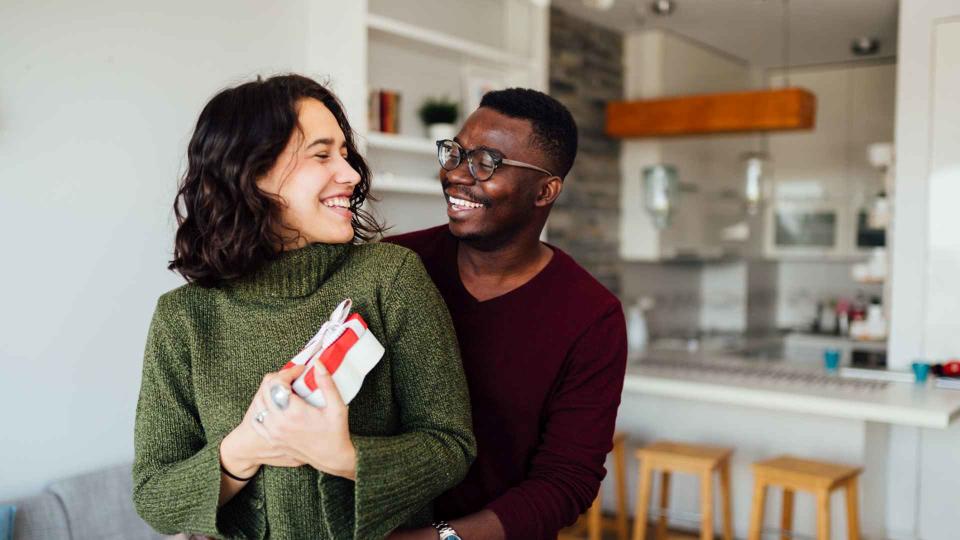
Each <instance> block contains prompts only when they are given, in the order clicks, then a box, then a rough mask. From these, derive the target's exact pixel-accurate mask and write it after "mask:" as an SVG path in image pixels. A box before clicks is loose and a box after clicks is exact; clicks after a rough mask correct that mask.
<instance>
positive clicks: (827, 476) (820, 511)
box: [748, 456, 863, 540]
mask: <svg viewBox="0 0 960 540" xmlns="http://www.w3.org/2000/svg"><path fill="white" fill-rule="evenodd" d="M862 470H863V469H861V468H859V467H849V466H846V465H837V464H835V463H826V462H823V461H812V460H807V459H800V458H796V457H792V456H780V457H777V458H774V459H770V460H767V461H760V462H757V463H754V464H753V474H754V484H753V508H752V509H751V511H750V535H749V536H748V539H749V540H760V533H761V530H762V528H763V510H764V503H765V502H766V495H767V488H768V487H769V486H779V487H782V488H783V507H782V511H781V514H780V529H781V538H782V539H783V540H787V539H788V538H789V537H790V536H791V532H792V531H793V492H794V491H809V492H812V493H813V494H814V496H816V498H817V539H818V540H828V539H829V538H830V494H831V493H832V492H833V491H834V490H836V489H840V488H843V489H844V490H846V496H847V540H859V539H860V517H859V512H858V502H857V478H858V477H859V476H860V473H861V472H862Z"/></svg>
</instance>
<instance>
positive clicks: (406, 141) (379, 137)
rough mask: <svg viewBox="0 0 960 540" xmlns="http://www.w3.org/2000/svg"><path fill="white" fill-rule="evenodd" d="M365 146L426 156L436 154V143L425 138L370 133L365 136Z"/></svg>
mask: <svg viewBox="0 0 960 540" xmlns="http://www.w3.org/2000/svg"><path fill="white" fill-rule="evenodd" d="M367 144H368V145H369V146H370V148H380V149H383V150H395V151H397V152H409V153H412V154H426V155H428V156H434V155H436V154H437V145H436V143H434V142H433V141H431V140H429V139H427V138H425V137H410V136H405V135H393V134H389V133H379V132H374V131H371V132H370V133H369V134H367Z"/></svg>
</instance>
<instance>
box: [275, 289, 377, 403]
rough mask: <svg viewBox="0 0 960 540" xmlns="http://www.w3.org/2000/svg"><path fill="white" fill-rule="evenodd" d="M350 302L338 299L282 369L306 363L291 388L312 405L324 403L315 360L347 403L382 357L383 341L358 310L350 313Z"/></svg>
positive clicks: (354, 395)
mask: <svg viewBox="0 0 960 540" xmlns="http://www.w3.org/2000/svg"><path fill="white" fill-rule="evenodd" d="M352 305H353V303H352V302H351V300H350V299H349V298H348V299H346V300H344V301H343V302H341V303H340V305H339V306H337V309H335V310H333V313H332V314H331V315H330V320H328V321H327V322H325V323H323V326H321V327H320V330H319V331H318V332H317V333H316V335H314V336H313V338H312V339H310V341H309V342H307V345H306V346H305V347H304V348H303V350H302V351H300V352H299V353H298V354H297V355H296V356H295V357H294V358H293V360H290V361H289V362H287V364H286V365H285V366H283V369H287V368H290V367H293V366H295V365H305V366H306V369H305V370H304V372H303V373H301V374H300V376H299V377H297V379H296V380H295V381H293V391H294V392H296V393H297V395H298V396H300V397H302V398H303V399H305V400H306V401H307V402H308V403H310V404H311V405H313V406H315V407H323V406H325V405H326V404H327V402H326V400H325V399H324V397H323V392H321V391H320V390H319V389H317V385H316V382H315V381H314V375H313V371H314V369H315V366H316V365H317V362H320V363H322V364H323V366H324V367H326V368H327V372H329V373H330V375H331V377H332V378H333V382H334V384H336V385H337V389H338V390H339V391H340V397H341V398H342V399H343V402H344V403H350V401H351V400H352V399H353V398H354V397H356V395H357V392H359V391H360V386H361V385H362V384H363V379H364V377H366V376H367V373H370V370H372V369H373V367H374V366H376V365H377V363H378V362H379V361H380V359H381V358H382V357H383V353H384V348H383V345H381V344H380V341H379V340H377V337H376V336H374V335H373V332H371V331H370V330H369V329H368V328H367V323H366V321H364V320H363V317H361V316H360V314H359V313H354V314H352V315H351V314H350V308H351V307H352Z"/></svg>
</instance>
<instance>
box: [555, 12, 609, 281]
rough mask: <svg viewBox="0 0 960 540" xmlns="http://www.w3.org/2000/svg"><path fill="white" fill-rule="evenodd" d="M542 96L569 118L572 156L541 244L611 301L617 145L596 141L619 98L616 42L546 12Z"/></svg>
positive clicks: (584, 25)
mask: <svg viewBox="0 0 960 540" xmlns="http://www.w3.org/2000/svg"><path fill="white" fill-rule="evenodd" d="M550 95H552V96H553V97H555V98H557V99H558V100H560V102H561V103H563V104H564V105H566V106H567V107H568V108H569V109H570V112H571V113H573V117H574V119H576V121H577V126H578V127H579V131H580V149H579V152H578V154H577V160H576V163H575V164H574V166H573V170H572V171H571V172H570V174H569V175H567V179H566V182H565V185H564V188H563V194H562V195H561V196H560V199H559V200H558V201H557V203H556V205H555V206H554V208H553V212H552V213H551V215H550V222H549V225H548V233H547V234H548V235H549V241H550V242H551V243H552V244H555V245H556V246H558V247H560V248H561V249H563V250H565V251H566V252H568V253H570V255H571V256H573V258H574V259H576V260H577V262H579V263H580V264H581V265H583V266H584V267H585V268H586V269H587V270H588V271H590V273H592V274H593V275H594V276H595V277H596V278H597V279H598V280H600V282H602V283H603V284H604V285H606V286H607V287H608V288H609V289H610V290H611V291H613V292H614V293H616V294H619V293H620V288H621V283H620V282H621V265H620V262H619V254H618V252H619V219H620V165H619V160H620V142H619V140H617V139H611V138H609V137H607V136H606V135H604V111H605V108H606V104H607V102H608V101H611V100H619V99H623V36H622V35H621V34H619V33H617V32H614V31H611V30H608V29H605V28H603V27H600V26H597V25H594V24H591V23H588V22H586V21H584V20H582V19H578V18H576V17H573V16H571V15H569V14H567V13H566V12H564V11H562V10H560V9H558V8H552V9H551V10H550Z"/></svg>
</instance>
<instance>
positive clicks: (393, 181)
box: [372, 173, 443, 197]
mask: <svg viewBox="0 0 960 540" xmlns="http://www.w3.org/2000/svg"><path fill="white" fill-rule="evenodd" d="M372 190H373V191H374V192H384V193H410V194H414V195H434V196H436V197H442V196H443V188H442V187H441V186H440V180H435V179H433V178H415V177H409V176H397V175H394V174H390V173H381V174H374V175H373V187H372Z"/></svg>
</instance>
